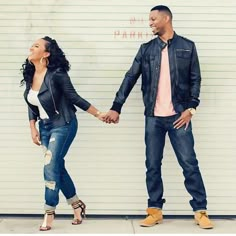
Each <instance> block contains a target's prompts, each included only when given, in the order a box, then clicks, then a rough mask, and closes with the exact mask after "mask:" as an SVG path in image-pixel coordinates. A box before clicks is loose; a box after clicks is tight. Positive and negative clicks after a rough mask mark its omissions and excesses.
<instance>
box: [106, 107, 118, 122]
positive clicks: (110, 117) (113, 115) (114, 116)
mask: <svg viewBox="0 0 236 236" xmlns="http://www.w3.org/2000/svg"><path fill="white" fill-rule="evenodd" d="M119 119H120V114H119V113H118V112H117V111H113V110H110V111H108V112H107V113H106V115H105V116H104V120H103V121H104V122H106V123H107V124H111V123H113V124H117V123H119Z"/></svg>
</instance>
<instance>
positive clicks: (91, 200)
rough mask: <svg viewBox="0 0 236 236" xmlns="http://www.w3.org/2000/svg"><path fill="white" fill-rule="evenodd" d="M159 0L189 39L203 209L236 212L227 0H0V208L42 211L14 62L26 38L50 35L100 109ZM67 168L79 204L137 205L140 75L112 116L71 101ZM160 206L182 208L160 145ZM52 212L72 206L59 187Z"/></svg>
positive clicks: (135, 210) (101, 210)
mask: <svg viewBox="0 0 236 236" xmlns="http://www.w3.org/2000/svg"><path fill="white" fill-rule="evenodd" d="M157 4H165V5H168V6H169V7H170V8H171V9H172V11H173V14H174V27H175V30H176V32H177V33H178V34H180V35H183V36H185V37H187V38H190V39H192V40H194V41H195V42H196V46H197V49H198V54H199V59H200V62H201V69H202V78H203V80H202V89H201V105H200V107H199V109H198V112H197V115H196V116H195V117H194V118H193V129H194V134H195V141H196V152H197V155H198V159H199V162H200V168H201V172H202V175H203V178H204V181H205V185H206V189H207V194H208V202H209V204H208V210H209V213H210V214H211V215H236V170H235V169H236V159H235V158H236V118H235V117H236V78H235V77H236V73H235V72H236V1H234V0H224V1H220V0H199V1H195V0H189V1H184V0H178V1H176V0H166V1H165V0H163V1H161V2H160V1H154V0H147V1H137V0H126V1H115V0H77V1H74V0H41V1H36V0H21V1H17V0H11V1H7V0H0V55H1V56H0V154H1V156H0V158H1V161H0V214H6V213H9V214H38V213H42V212H43V204H44V200H43V196H44V182H43V174H42V168H43V155H42V152H41V149H40V148H37V146H35V145H33V144H32V141H31V138H30V130H29V127H28V117H27V110H26V104H25V102H24V101H23V97H22V94H23V90H24V88H23V87H19V82H20V80H21V79H22V76H21V73H20V68H21V64H22V63H23V61H24V60H25V58H26V56H27V54H28V48H29V47H30V45H31V44H32V43H33V41H34V40H36V39H38V38H41V37H43V36H45V35H49V36H51V37H53V38H55V39H56V40H57V41H58V43H59V45H60V46H61V47H62V48H63V50H64V51H65V53H66V55H67V57H68V59H69V60H70V62H71V64H72V69H71V71H70V76H71V79H72V81H73V82H74V85H75V87H76V89H77V91H78V92H79V94H80V95H81V96H83V97H84V98H86V99H87V100H88V101H90V102H91V103H92V104H94V105H95V106H96V107H98V108H99V109H100V110H103V111H107V110H108V109H109V108H110V106H111V104H112V101H113V98H114V96H115V92H116V91H117V89H118V87H119V85H120V83H121V81H122V79H123V76H124V74H125V72H126V70H128V69H129V67H130V65H131V62H132V60H133V58H134V56H135V54H136V52H137V50H138V48H139V45H140V44H141V43H143V42H146V41H148V40H150V39H151V34H150V33H151V30H150V29H149V27H148V15H149V10H150V9H151V7H153V6H155V5H157ZM78 119H79V131H78V134H77V137H76V139H75V141H74V143H73V145H72V147H71V149H70V151H69V153H68V155H67V158H66V161H67V168H68V170H69V171H70V173H71V175H72V177H73V179H74V182H75V184H76V186H77V190H78V194H79V196H80V197H81V199H82V200H83V201H85V202H86V203H87V207H88V210H87V213H88V214H98V215H99V214H131V215H136V214H145V209H146V200H147V193H146V186H145V165H144V161H145V155H144V153H145V151H144V148H145V147H144V141H143V135H144V117H143V103H142V98H141V91H140V82H138V84H137V85H136V86H135V88H134V89H133V91H132V93H131V95H130V96H129V98H128V100H127V102H126V104H125V106H124V108H123V110H122V115H121V119H120V123H119V124H118V125H106V124H103V123H102V122H99V121H98V120H96V119H95V118H94V117H92V116H91V115H89V114H87V113H85V112H82V111H81V110H79V111H78ZM163 180H164V185H165V193H164V195H165V198H166V200H167V203H166V204H165V206H164V212H165V214H166V215H188V214H191V212H192V210H191V207H190V206H189V203H188V201H189V200H190V196H189V195H188V194H187V192H186V190H185V188H184V184H183V177H182V171H181V169H180V167H179V166H178V164H177V161H176V158H175V156H174V154H173V151H172V149H171V147H170V145H169V141H168V139H167V146H166V150H165V157H164V162H163ZM60 199H61V200H60V205H59V206H58V210H57V213H58V214H60V213H61V214H68V213H71V210H70V209H69V207H68V206H67V205H66V202H65V200H64V197H63V196H62V195H61V197H60Z"/></svg>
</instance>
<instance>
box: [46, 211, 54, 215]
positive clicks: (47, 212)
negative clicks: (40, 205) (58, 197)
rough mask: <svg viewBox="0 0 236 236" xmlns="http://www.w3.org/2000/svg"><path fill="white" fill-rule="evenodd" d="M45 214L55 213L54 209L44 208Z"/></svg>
mask: <svg viewBox="0 0 236 236" xmlns="http://www.w3.org/2000/svg"><path fill="white" fill-rule="evenodd" d="M45 214H47V215H49V216H50V215H55V211H54V210H46V211H45Z"/></svg>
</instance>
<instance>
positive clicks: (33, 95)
mask: <svg viewBox="0 0 236 236" xmlns="http://www.w3.org/2000/svg"><path fill="white" fill-rule="evenodd" d="M38 93H39V91H35V90H32V89H30V90H29V94H28V97H27V99H28V102H29V103H30V104H32V105H34V106H37V107H38V109H39V116H40V118H41V119H48V118H49V117H48V115H47V113H46V111H45V110H44V109H43V107H42V105H41V103H40V101H39V99H38Z"/></svg>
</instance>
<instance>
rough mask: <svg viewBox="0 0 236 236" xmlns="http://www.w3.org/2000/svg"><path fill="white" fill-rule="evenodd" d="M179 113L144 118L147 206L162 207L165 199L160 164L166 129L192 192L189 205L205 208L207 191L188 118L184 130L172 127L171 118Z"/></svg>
mask: <svg viewBox="0 0 236 236" xmlns="http://www.w3.org/2000/svg"><path fill="white" fill-rule="evenodd" d="M179 116H180V115H179V114H177V115H174V116H169V117H146V118H145V144H146V169H147V171H146V185H147V191H148V195H149V199H148V207H156V208H160V209H162V206H163V203H164V199H163V182H162V174H161V165H162V159H163V150H164V146H165V136H166V133H168V135H169V138H170V142H171V145H172V147H173V149H174V152H175V154H176V157H177V160H178V163H179V164H180V166H181V167H182V169H183V175H184V178H185V181H184V184H185V187H186V189H187V191H188V192H189V194H190V195H191V196H192V200H190V205H191V207H192V209H193V211H197V210H203V209H206V205H207V200H206V191H205V187H204V183H203V180H202V176H201V173H200V170H199V167H198V161H197V158H196V154H195V151H194V138H193V134H192V126H191V122H190V123H189V125H188V128H187V129H186V130H185V126H183V127H181V128H179V129H175V128H174V125H173V122H174V121H175V120H177V119H178V118H179Z"/></svg>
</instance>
